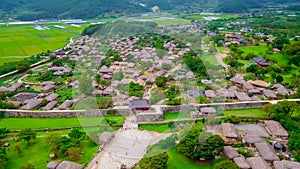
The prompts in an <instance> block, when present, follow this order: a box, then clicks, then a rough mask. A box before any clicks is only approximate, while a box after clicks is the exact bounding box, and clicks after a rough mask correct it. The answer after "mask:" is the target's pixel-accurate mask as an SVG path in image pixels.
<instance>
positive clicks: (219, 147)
mask: <svg viewBox="0 0 300 169" xmlns="http://www.w3.org/2000/svg"><path fill="white" fill-rule="evenodd" d="M224 145H225V142H224V140H223V139H222V138H221V137H220V136H219V135H212V136H210V137H209V138H208V139H207V140H206V141H205V142H203V143H200V144H199V146H197V147H195V152H194V155H193V157H194V158H196V159H198V158H204V159H205V160H212V159H214V158H215V156H218V155H220V153H221V152H222V151H223V150H224Z"/></svg>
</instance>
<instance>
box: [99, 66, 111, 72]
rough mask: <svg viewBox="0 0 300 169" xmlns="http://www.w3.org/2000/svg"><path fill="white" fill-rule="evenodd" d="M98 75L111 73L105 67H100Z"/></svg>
mask: <svg viewBox="0 0 300 169" xmlns="http://www.w3.org/2000/svg"><path fill="white" fill-rule="evenodd" d="M99 73H102V74H111V73H113V71H112V70H110V69H109V68H108V67H107V66H102V67H101V69H100V70H99Z"/></svg>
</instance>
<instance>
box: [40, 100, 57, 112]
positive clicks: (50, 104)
mask: <svg viewBox="0 0 300 169" xmlns="http://www.w3.org/2000/svg"><path fill="white" fill-rule="evenodd" d="M56 105H57V101H51V102H49V103H48V104H47V105H46V106H45V107H44V108H43V110H52V109H53V108H54V107H55V106H56Z"/></svg>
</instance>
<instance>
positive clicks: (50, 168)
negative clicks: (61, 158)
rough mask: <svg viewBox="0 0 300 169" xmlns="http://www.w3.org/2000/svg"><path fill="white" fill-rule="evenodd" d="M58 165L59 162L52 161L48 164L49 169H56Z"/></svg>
mask: <svg viewBox="0 0 300 169" xmlns="http://www.w3.org/2000/svg"><path fill="white" fill-rule="evenodd" d="M58 164H59V162H58V161H51V162H49V163H48V164H47V169H56V167H57V166H58Z"/></svg>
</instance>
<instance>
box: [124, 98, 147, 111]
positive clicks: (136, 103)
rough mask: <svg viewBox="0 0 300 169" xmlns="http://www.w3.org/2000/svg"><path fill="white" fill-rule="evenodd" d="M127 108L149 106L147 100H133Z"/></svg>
mask: <svg viewBox="0 0 300 169" xmlns="http://www.w3.org/2000/svg"><path fill="white" fill-rule="evenodd" d="M129 107H130V108H132V109H141V108H150V107H151V104H150V101H149V100H145V99H135V100H131V101H130V102H129Z"/></svg>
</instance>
